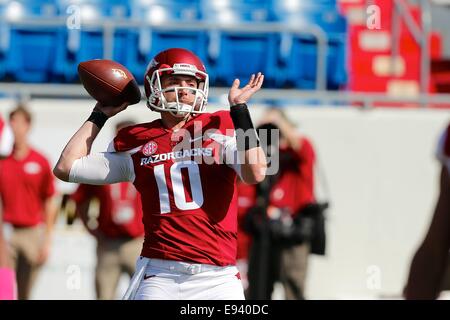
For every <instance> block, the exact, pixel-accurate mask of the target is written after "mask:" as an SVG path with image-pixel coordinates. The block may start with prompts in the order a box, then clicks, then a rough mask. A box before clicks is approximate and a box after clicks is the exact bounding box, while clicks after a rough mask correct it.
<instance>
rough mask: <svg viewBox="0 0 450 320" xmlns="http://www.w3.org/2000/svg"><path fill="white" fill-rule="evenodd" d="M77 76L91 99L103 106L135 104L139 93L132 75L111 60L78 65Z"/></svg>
mask: <svg viewBox="0 0 450 320" xmlns="http://www.w3.org/2000/svg"><path fill="white" fill-rule="evenodd" d="M78 76H79V77H80V80H81V83H82V84H83V86H84V88H85V89H86V91H87V92H88V93H89V94H90V95H91V97H92V98H94V99H95V100H97V101H98V102H100V103H101V104H103V105H104V106H113V107H114V106H119V105H121V104H122V103H124V102H128V103H129V104H136V103H138V102H139V101H140V100H141V91H140V89H139V85H138V84H137V82H136V79H134V77H133V75H132V74H131V72H130V71H128V69H127V68H125V67H124V66H123V65H121V64H120V63H117V62H115V61H112V60H101V59H95V60H88V61H84V62H81V63H80V64H79V65H78Z"/></svg>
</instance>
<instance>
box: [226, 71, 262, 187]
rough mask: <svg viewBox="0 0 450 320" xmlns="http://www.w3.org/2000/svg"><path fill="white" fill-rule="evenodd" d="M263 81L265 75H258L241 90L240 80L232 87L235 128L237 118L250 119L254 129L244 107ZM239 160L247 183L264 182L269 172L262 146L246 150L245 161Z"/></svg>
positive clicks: (231, 103)
mask: <svg viewBox="0 0 450 320" xmlns="http://www.w3.org/2000/svg"><path fill="white" fill-rule="evenodd" d="M263 81H264V75H263V74H261V73H258V74H257V76H256V77H255V75H252V77H251V78H250V81H249V83H248V84H247V85H246V86H244V87H242V88H241V89H240V88H239V84H240V81H239V79H235V80H234V82H233V85H232V86H231V89H230V92H229V94H228V101H229V103H230V113H231V115H232V119H233V122H234V124H235V127H236V126H237V121H236V118H237V117H246V118H247V119H248V121H247V122H250V123H249V124H250V127H251V128H253V124H252V123H251V119H250V115H249V113H248V110H243V107H245V109H246V108H247V107H246V106H245V104H246V103H247V101H248V100H249V99H250V98H251V96H253V94H255V93H256V92H257V91H258V90H259V89H261V86H262V84H263ZM239 109H240V110H239ZM234 112H236V113H235V114H236V115H237V116H233V113H234ZM244 112H245V113H244ZM239 113H241V114H239ZM241 119H242V118H241ZM236 129H242V128H239V126H238V127H236ZM245 129H247V128H245ZM237 132H239V131H237ZM255 134H256V131H255ZM237 138H238V139H239V137H237ZM239 151H242V150H239ZM239 160H240V161H241V163H242V164H241V166H240V176H241V178H242V180H243V181H244V182H245V183H248V184H255V183H259V182H261V181H263V180H264V178H265V176H266V170H267V160H266V156H265V154H264V151H263V149H262V148H261V147H260V146H254V147H251V148H248V149H245V151H244V154H243V159H239Z"/></svg>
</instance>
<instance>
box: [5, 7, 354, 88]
mask: <svg viewBox="0 0 450 320" xmlns="http://www.w3.org/2000/svg"><path fill="white" fill-rule="evenodd" d="M297 3H301V5H298V4H297ZM23 21H24V22H25V23H21V22H23ZM105 23H106V25H107V26H108V25H109V26H112V27H113V28H112V29H111V28H103V27H102V26H104V25H105ZM274 24H276V25H282V26H288V27H287V28H285V29H284V31H280V30H281V29H280V28H271V27H270V26H271V25H274ZM218 26H219V27H218ZM248 26H251V28H248ZM296 26H297V27H296ZM312 26H313V27H319V28H321V29H322V30H323V31H324V33H325V34H326V35H327V39H328V40H327V43H328V50H327V57H326V65H327V68H326V71H327V73H326V74H327V79H326V80H327V87H328V88H329V89H339V88H342V87H344V86H345V85H346V83H347V72H348V70H347V69H346V68H345V59H346V58H345V57H346V50H347V46H346V39H347V36H346V34H347V24H346V19H345V18H344V17H343V16H342V15H340V14H339V12H338V7H337V4H336V0H320V1H318V0H302V1H287V0H286V1H284V0H232V1H231V0H128V1H126V0H125V1H123V0H90V1H87V0H22V1H18V0H17V1H9V0H6V1H5V0H4V1H1V2H0V81H19V82H66V83H71V82H76V81H78V79H77V68H76V67H77V65H78V63H79V62H81V61H84V60H88V59H95V58H104V57H105V56H104V54H105V53H106V52H107V51H108V48H109V47H105V46H108V45H109V46H112V51H110V52H112V54H110V55H109V56H107V58H112V59H114V60H116V61H118V62H120V63H122V64H124V65H125V66H127V67H128V68H129V69H130V71H131V72H132V73H133V74H134V75H135V76H136V78H137V79H138V81H140V82H141V83H142V81H143V79H142V78H143V73H144V71H145V68H146V66H147V63H148V62H149V59H150V58H151V57H152V56H153V55H155V53H157V52H159V51H160V50H162V49H165V48H168V47H174V46H175V47H184V48H187V49H190V50H192V51H194V52H196V53H197V54H198V55H199V56H200V57H201V58H202V59H203V60H204V61H205V64H206V67H207V69H208V71H209V73H210V76H211V82H212V85H229V84H230V83H231V82H232V81H233V79H234V78H236V77H241V78H242V77H247V76H248V75H249V74H250V73H253V72H257V71H262V72H264V73H265V75H266V79H267V81H266V86H267V87H297V88H305V89H306V88H315V84H316V72H315V69H316V65H317V52H318V41H317V39H316V38H315V37H314V36H313V35H312V34H310V33H308V32H302V30H303V29H302V28H306V29H307V28H311V27H312ZM259 27H261V28H259ZM297 30H299V31H300V32H297ZM108 32H109V33H111V32H112V39H113V41H112V43H111V44H108V41H105V39H106V37H107V36H106V35H107V34H108Z"/></svg>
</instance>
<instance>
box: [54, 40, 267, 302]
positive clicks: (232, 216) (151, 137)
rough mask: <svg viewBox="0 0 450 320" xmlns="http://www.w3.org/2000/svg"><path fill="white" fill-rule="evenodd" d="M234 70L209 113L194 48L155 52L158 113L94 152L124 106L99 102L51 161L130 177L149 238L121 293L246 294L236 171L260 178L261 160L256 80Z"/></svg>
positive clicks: (152, 79)
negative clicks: (253, 103)
mask: <svg viewBox="0 0 450 320" xmlns="http://www.w3.org/2000/svg"><path fill="white" fill-rule="evenodd" d="M263 80H264V75H262V74H261V73H258V74H257V75H252V76H251V78H250V80H249V82H248V83H247V84H246V85H245V86H244V87H242V88H240V81H239V79H235V81H234V82H233V84H232V86H231V89H230V91H229V94H228V100H229V103H230V110H229V111H218V112H215V113H207V112H206V110H205V108H206V104H207V98H208V88H209V81H208V74H207V72H206V69H205V67H204V65H203V63H202V61H201V60H200V59H199V58H198V57H197V56H196V55H195V54H193V53H192V52H190V51H188V50H185V49H180V48H172V49H168V50H165V51H163V52H160V53H159V54H157V55H156V56H155V58H154V59H153V60H152V61H151V62H150V63H149V66H148V68H147V71H146V73H145V93H146V96H147V105H148V107H149V108H150V109H151V110H153V111H157V112H159V113H160V114H161V118H160V119H158V120H155V121H152V122H149V123H142V124H138V125H134V126H131V127H127V128H125V129H122V130H121V131H120V132H119V133H118V135H117V136H116V137H115V138H114V140H113V142H112V143H111V144H110V146H109V148H108V152H105V153H97V154H90V149H91V146H92V143H93V141H94V140H95V138H96V136H97V135H98V133H99V131H100V129H101V128H102V126H103V125H104V123H105V122H106V121H107V120H108V119H109V118H110V117H112V116H114V115H115V114H117V113H119V112H121V111H123V110H125V109H126V108H127V104H126V103H124V104H122V105H121V106H120V107H117V108H113V107H108V106H103V105H101V104H99V103H97V104H96V106H95V108H94V110H93V112H92V114H91V116H90V117H89V118H88V120H87V121H86V122H85V123H84V124H83V125H82V126H81V128H80V129H79V130H78V131H77V132H76V133H75V135H74V136H73V137H72V138H71V139H70V141H69V142H68V144H67V145H66V147H65V148H64V150H63V152H62V154H61V157H60V159H59V161H58V163H57V164H56V166H55V168H54V173H55V175H56V176H57V177H58V178H60V179H62V180H64V181H70V182H80V183H90V184H109V183H115V182H119V181H132V182H133V183H134V185H135V186H136V189H137V190H138V191H139V192H140V194H141V198H142V208H143V212H144V217H143V222H144V229H145V241H144V244H143V248H142V252H141V256H140V257H139V258H138V261H137V268H136V272H135V275H134V277H133V279H132V281H131V284H130V287H129V290H128V291H127V293H126V295H125V297H124V298H127V299H205V300H210V299H234V300H236V299H244V294H243V287H242V284H241V280H240V275H239V272H238V269H237V268H236V237H237V203H236V202H237V192H236V179H237V176H239V177H240V178H241V179H242V180H243V181H244V182H246V183H258V182H261V181H262V180H263V179H264V177H265V173H266V169H267V165H266V158H265V155H264V152H263V149H262V148H261V147H260V146H259V139H258V137H257V134H256V131H255V129H254V127H253V123H252V120H251V117H250V114H249V111H248V108H247V105H246V103H247V102H248V100H249V99H250V97H252V96H253V95H254V94H255V93H256V92H257V91H258V90H259V89H260V88H261V86H262V84H263Z"/></svg>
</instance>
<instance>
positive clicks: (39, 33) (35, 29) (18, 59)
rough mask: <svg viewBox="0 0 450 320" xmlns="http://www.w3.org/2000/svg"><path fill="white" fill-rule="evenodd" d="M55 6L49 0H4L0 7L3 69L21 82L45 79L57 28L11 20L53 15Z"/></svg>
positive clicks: (50, 64) (55, 44)
mask: <svg viewBox="0 0 450 320" xmlns="http://www.w3.org/2000/svg"><path fill="white" fill-rule="evenodd" d="M57 14H58V10H57V7H56V5H55V2H54V1H51V0H34V1H32V0H23V1H20V2H18V1H8V2H7V3H6V4H5V7H4V9H3V16H2V19H1V20H2V27H1V29H2V35H3V36H6V37H7V39H4V38H3V41H4V42H5V43H4V44H3V45H2V46H3V47H6V48H8V50H6V51H5V52H4V53H3V55H4V68H5V72H6V74H7V75H8V76H10V77H11V78H13V79H15V80H17V81H22V82H44V81H49V80H50V79H51V76H52V70H53V64H54V61H55V50H54V48H55V47H57V45H58V41H59V40H60V29H59V28H57V27H49V26H42V27H41V26H25V25H18V24H14V22H18V21H21V20H27V19H30V18H54V17H55V16H57Z"/></svg>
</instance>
